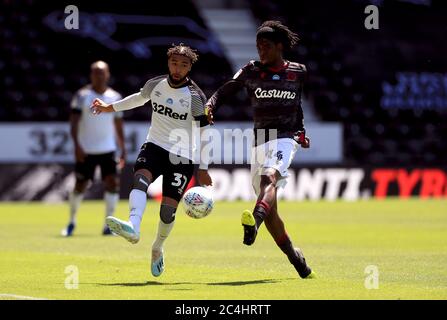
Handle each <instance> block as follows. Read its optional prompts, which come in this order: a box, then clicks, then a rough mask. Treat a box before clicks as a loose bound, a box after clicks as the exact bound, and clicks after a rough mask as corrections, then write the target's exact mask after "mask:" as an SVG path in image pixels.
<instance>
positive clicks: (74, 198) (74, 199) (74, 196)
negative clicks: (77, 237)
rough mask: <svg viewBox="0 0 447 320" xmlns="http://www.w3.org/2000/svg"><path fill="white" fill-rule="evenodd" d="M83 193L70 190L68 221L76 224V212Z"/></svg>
mask: <svg viewBox="0 0 447 320" xmlns="http://www.w3.org/2000/svg"><path fill="white" fill-rule="evenodd" d="M83 198H84V193H77V192H74V191H73V192H70V194H69V196H68V202H69V204H70V223H74V224H76V214H77V213H78V209H79V206H80V205H81V201H82V199H83Z"/></svg>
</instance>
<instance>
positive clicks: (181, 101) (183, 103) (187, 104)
mask: <svg viewBox="0 0 447 320" xmlns="http://www.w3.org/2000/svg"><path fill="white" fill-rule="evenodd" d="M180 104H181V105H182V107H183V108H188V107H189V102H188V101H186V100H185V99H180Z"/></svg>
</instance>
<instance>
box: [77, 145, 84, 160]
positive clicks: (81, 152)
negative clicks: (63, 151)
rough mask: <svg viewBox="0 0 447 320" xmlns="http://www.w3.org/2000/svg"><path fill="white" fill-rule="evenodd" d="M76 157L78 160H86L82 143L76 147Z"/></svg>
mask: <svg viewBox="0 0 447 320" xmlns="http://www.w3.org/2000/svg"><path fill="white" fill-rule="evenodd" d="M75 157H76V162H84V159H85V152H84V150H83V149H82V148H81V146H80V145H77V146H76V147H75Z"/></svg>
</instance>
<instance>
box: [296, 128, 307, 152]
mask: <svg viewBox="0 0 447 320" xmlns="http://www.w3.org/2000/svg"><path fill="white" fill-rule="evenodd" d="M295 141H296V142H298V144H299V145H301V148H305V149H307V148H309V147H310V138H309V137H308V136H306V131H298V132H297V135H296V136H295Z"/></svg>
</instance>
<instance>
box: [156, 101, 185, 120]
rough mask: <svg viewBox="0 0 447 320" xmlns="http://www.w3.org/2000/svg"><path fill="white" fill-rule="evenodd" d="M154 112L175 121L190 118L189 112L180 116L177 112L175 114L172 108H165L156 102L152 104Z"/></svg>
mask: <svg viewBox="0 0 447 320" xmlns="http://www.w3.org/2000/svg"><path fill="white" fill-rule="evenodd" d="M152 110H153V111H154V112H156V113H159V114H163V115H165V116H168V117H170V118H173V119H179V120H186V117H187V116H188V112H185V113H183V114H179V113H177V112H173V110H172V109H171V108H169V107H165V106H164V105H162V104H157V103H156V102H152Z"/></svg>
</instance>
